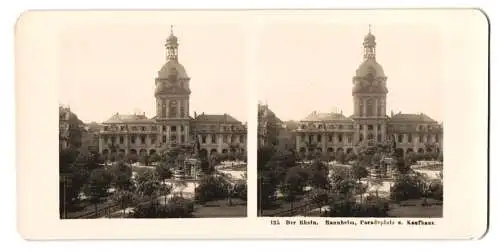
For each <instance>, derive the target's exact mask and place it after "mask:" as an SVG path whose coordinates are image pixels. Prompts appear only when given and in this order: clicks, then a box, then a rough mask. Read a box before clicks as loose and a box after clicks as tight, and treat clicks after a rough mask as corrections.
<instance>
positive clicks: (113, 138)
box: [111, 136, 116, 144]
mask: <svg viewBox="0 0 500 252" xmlns="http://www.w3.org/2000/svg"><path fill="white" fill-rule="evenodd" d="M115 142H116V137H114V136H112V137H111V143H112V144H114V143H115Z"/></svg>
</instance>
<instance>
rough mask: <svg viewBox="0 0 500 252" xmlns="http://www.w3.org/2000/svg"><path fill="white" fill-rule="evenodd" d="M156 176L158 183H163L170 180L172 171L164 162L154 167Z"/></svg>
mask: <svg viewBox="0 0 500 252" xmlns="http://www.w3.org/2000/svg"><path fill="white" fill-rule="evenodd" d="M155 171H156V174H157V175H158V179H159V180H160V181H162V182H163V181H165V180H166V179H170V178H172V175H173V172H172V169H170V168H169V167H168V165H167V164H166V163H165V162H160V163H159V164H157V165H156V167H155Z"/></svg>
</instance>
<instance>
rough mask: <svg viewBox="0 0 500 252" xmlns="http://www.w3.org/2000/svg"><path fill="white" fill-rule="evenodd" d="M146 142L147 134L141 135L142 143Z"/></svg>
mask: <svg viewBox="0 0 500 252" xmlns="http://www.w3.org/2000/svg"><path fill="white" fill-rule="evenodd" d="M145 143H146V136H141V144H145Z"/></svg>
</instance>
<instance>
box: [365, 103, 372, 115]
mask: <svg viewBox="0 0 500 252" xmlns="http://www.w3.org/2000/svg"><path fill="white" fill-rule="evenodd" d="M366 115H367V116H373V100H372V99H368V100H367V101H366Z"/></svg>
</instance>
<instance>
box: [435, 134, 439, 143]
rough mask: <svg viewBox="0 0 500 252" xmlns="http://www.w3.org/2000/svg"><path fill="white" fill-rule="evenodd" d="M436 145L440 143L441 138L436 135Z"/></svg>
mask: <svg viewBox="0 0 500 252" xmlns="http://www.w3.org/2000/svg"><path fill="white" fill-rule="evenodd" d="M435 139H436V143H439V136H437V135H436V138H435Z"/></svg>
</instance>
